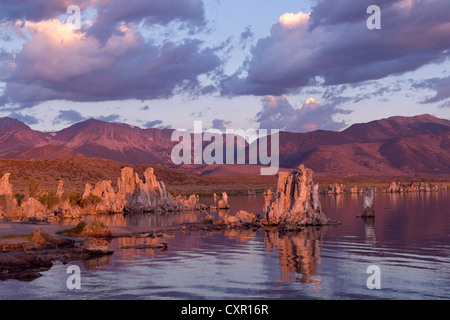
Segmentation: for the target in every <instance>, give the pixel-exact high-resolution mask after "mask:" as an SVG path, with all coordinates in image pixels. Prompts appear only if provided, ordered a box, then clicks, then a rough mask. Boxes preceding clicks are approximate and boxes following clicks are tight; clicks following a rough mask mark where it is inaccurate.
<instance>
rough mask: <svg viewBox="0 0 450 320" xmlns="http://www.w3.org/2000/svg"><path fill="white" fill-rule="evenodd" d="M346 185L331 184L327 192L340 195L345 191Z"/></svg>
mask: <svg viewBox="0 0 450 320" xmlns="http://www.w3.org/2000/svg"><path fill="white" fill-rule="evenodd" d="M345 191H346V190H345V187H344V185H343V184H337V183H335V184H334V185H330V186H328V188H327V193H328V194H334V195H339V194H343V193H345Z"/></svg>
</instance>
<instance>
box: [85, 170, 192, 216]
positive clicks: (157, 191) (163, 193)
mask: <svg viewBox="0 0 450 320" xmlns="http://www.w3.org/2000/svg"><path fill="white" fill-rule="evenodd" d="M92 196H94V197H95V198H96V199H98V203H94V208H93V209H94V211H97V212H134V213H143V212H154V211H157V212H164V211H186V210H195V209H196V208H197V206H198V197H195V196H194V197H191V198H190V199H189V200H186V199H184V198H182V197H177V198H176V199H174V198H173V196H172V195H171V194H170V193H169V192H168V191H167V190H166V186H165V184H164V182H162V181H161V182H159V181H157V180H156V176H155V174H154V170H153V168H148V169H147V170H145V172H144V176H143V180H141V179H140V178H139V176H138V174H137V173H135V172H134V170H133V168H123V169H122V172H121V176H120V178H119V179H118V180H117V189H116V190H115V189H114V188H113V186H112V183H111V181H100V182H97V183H96V184H95V186H94V187H93V186H92V185H90V184H86V187H85V191H84V194H83V197H82V198H83V199H84V200H89V199H90V198H92Z"/></svg>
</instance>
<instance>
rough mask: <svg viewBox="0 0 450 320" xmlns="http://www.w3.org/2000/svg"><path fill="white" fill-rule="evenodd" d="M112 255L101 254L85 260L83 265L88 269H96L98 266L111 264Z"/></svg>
mask: <svg viewBox="0 0 450 320" xmlns="http://www.w3.org/2000/svg"><path fill="white" fill-rule="evenodd" d="M110 258H111V256H109V255H107V256H100V257H94V258H90V259H86V260H83V266H84V268H85V269H86V270H95V269H96V268H98V267H101V266H106V265H108V264H109V260H110Z"/></svg>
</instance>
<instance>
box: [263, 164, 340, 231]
mask: <svg viewBox="0 0 450 320" xmlns="http://www.w3.org/2000/svg"><path fill="white" fill-rule="evenodd" d="M312 175H313V171H312V170H311V169H307V168H306V167H305V166H304V165H300V166H299V167H298V169H297V170H295V171H292V172H290V173H287V172H280V173H279V174H278V186H277V192H276V194H275V196H274V197H273V199H272V201H271V202H269V203H267V204H266V205H265V206H264V210H265V211H264V215H265V220H266V223H267V224H269V225H284V226H287V227H289V226H291V227H294V228H295V227H296V226H304V225H326V224H330V223H331V221H330V220H329V219H328V218H327V217H326V216H325V214H324V213H323V212H322V208H321V204H320V201H319V187H318V185H314V184H313V181H312Z"/></svg>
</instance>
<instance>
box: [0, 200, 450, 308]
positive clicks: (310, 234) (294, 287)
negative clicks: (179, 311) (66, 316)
mask: <svg viewBox="0 0 450 320" xmlns="http://www.w3.org/2000/svg"><path fill="white" fill-rule="evenodd" d="M201 200H202V202H203V203H209V202H211V201H212V200H211V199H201ZM263 202H264V199H263V197H261V196H256V197H255V196H253V197H230V205H231V206H232V209H231V210H230V211H228V212H227V211H223V212H217V213H215V214H214V218H219V217H223V216H224V215H227V214H234V213H235V212H236V211H237V210H239V209H243V210H246V211H250V212H254V213H259V212H260V211H261V208H262V206H263ZM321 202H322V207H323V210H324V212H325V213H326V214H327V216H328V217H329V218H331V219H337V220H340V221H342V225H341V226H338V227H320V228H306V229H305V230H304V231H302V232H289V233H279V232H265V231H254V230H246V231H240V230H227V231H221V232H204V231H198V232H175V233H173V234H172V237H170V238H167V239H165V241H167V242H168V250H166V251H161V250H151V249H146V250H137V249H121V248H122V247H123V246H129V245H136V244H151V243H158V242H159V241H161V239H150V238H119V239H114V240H113V241H112V246H113V248H114V250H115V253H114V255H112V256H109V257H102V258H100V259H94V260H89V261H84V262H74V263H73V264H75V265H78V266H79V267H80V268H81V283H82V288H81V290H74V291H71V290H69V289H67V286H66V280H67V278H68V277H69V275H68V274H67V273H66V270H67V265H62V264H55V265H54V266H53V267H52V268H51V269H50V270H49V271H46V272H43V276H42V277H40V278H38V279H36V280H34V281H32V282H19V281H17V280H8V281H4V282H0V299H19V298H20V299H232V300H235V299H449V298H450V268H449V265H450V264H449V263H450V258H449V253H450V232H449V231H450V218H449V207H450V192H439V193H409V194H400V195H399V194H394V195H391V194H377V195H376V197H375V211H376V218H375V220H363V219H359V218H356V216H357V215H359V214H361V196H358V195H342V196H322V197H321ZM204 218H205V215H204V214H203V213H200V214H199V213H188V214H170V215H167V214H166V215H129V216H126V217H124V216H121V215H115V216H107V217H103V218H102V219H103V221H104V222H105V223H106V224H108V225H116V226H121V225H122V226H123V225H134V226H142V225H146V226H157V227H165V226H170V225H173V224H179V223H187V222H196V221H201V220H202V219H204ZM371 265H377V266H379V267H380V269H381V289H380V290H369V289H368V288H367V286H366V281H367V279H368V277H369V276H370V274H367V273H366V271H367V268H368V267H369V266H371Z"/></svg>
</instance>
